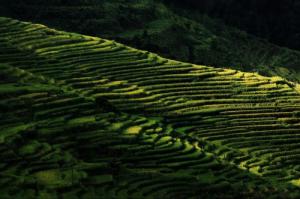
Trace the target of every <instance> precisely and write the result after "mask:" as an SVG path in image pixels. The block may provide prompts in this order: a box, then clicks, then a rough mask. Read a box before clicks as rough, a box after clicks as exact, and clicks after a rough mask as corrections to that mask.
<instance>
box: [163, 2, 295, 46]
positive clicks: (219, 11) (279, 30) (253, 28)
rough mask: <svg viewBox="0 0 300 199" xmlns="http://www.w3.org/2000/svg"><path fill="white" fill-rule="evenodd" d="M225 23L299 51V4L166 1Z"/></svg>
mask: <svg viewBox="0 0 300 199" xmlns="http://www.w3.org/2000/svg"><path fill="white" fill-rule="evenodd" d="M164 1H165V2H168V3H171V4H174V5H176V6H177V7H185V9H194V10H197V11H198V12H202V13H206V14H208V15H209V16H212V17H217V18H220V19H222V20H223V21H224V22H226V23H227V24H230V25H233V26H236V27H238V28H239V29H242V30H246V31H247V32H249V33H252V34H255V35H257V36H259V37H262V38H266V39H268V40H269V41H271V42H272V43H276V44H279V45H281V46H287V47H289V48H293V49H298V50H300V34H299V33H300V12H299V9H300V1H299V0H284V1H274V0H250V1H247V0H201V1H199V0H184V1H182V0H164Z"/></svg>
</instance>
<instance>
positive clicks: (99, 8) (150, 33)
mask: <svg viewBox="0 0 300 199" xmlns="http://www.w3.org/2000/svg"><path fill="white" fill-rule="evenodd" d="M0 11H1V13H3V15H6V16H10V17H13V18H17V19H23V20H28V21H34V22H38V23H43V24H47V25H49V26H51V27H55V28H59V29H62V30H65V31H71V32H79V33H83V34H88V35H94V36H99V37H102V38H106V39H114V40H116V41H119V42H121V43H126V44H128V45H130V46H134V47H136V48H139V49H144V50H148V51H151V52H155V53H158V54H160V55H163V56H165V57H167V58H171V59H176V60H180V61H186V62H190V63H195V64H202V65H211V66H215V67H229V68H233V69H237V70H243V71H252V72H253V71H257V72H259V73H260V74H264V75H269V76H274V75H279V76H281V77H284V78H286V79H289V80H293V81H294V80H296V81H299V79H300V78H299V65H300V53H299V52H298V51H293V50H290V49H288V48H281V47H279V46H276V45H273V44H271V43H269V42H267V41H265V40H262V39H259V38H257V37H253V36H251V35H249V34H247V33H245V32H243V31H240V30H237V29H234V28H231V27H228V26H225V25H223V24H222V22H220V21H216V20H214V19H211V18H209V17H207V16H205V15H203V13H199V12H197V11H195V10H193V9H188V8H187V7H179V8H178V6H177V7H176V6H171V5H168V4H164V3H163V1H162V0H113V1H112V0H102V1H95V0H73V1H69V2H68V1H47V2H45V1H28V0H10V1H9V2H3V3H2V4H1V3H0Z"/></svg>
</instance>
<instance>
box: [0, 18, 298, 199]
mask: <svg viewBox="0 0 300 199" xmlns="http://www.w3.org/2000/svg"><path fill="white" fill-rule="evenodd" d="M299 102H300V95H299V92H298V85H297V84H294V83H292V82H288V81H286V80H284V79H282V78H280V77H263V76H260V75H258V74H256V73H243V72H240V71H236V70H230V69H221V68H213V67H207V66H199V65H193V64H187V63H182V62H177V61H173V60H168V59H164V58H161V57H159V56H157V55H155V54H152V53H149V52H145V51H139V50H136V49H133V48H130V47H127V46H124V45H121V44H118V43H116V42H114V41H108V40H104V39H100V38H95V37H89V36H84V35H79V34H75V33H66V32H62V31H57V30H53V29H50V28H48V27H46V26H43V25H38V24H31V23H26V22H20V21H17V20H13V19H8V18H0V110H1V112H0V157H1V160H2V161H1V162H0V169H1V173H0V175H1V178H0V190H1V197H3V198H11V197H13V198H17V197H20V198H24V196H25V197H26V198H105V199H106V198H108V199H109V198H174V197H177V198H200V197H201V198H220V197H222V198H237V197H242V198H260V197H263V198H266V197H269V196H276V197H277V198H280V197H281V198H289V197H295V198H297V197H299V194H298V191H299V188H298V186H300V167H299V159H298V158H299V157H300V150H299V146H300V137H299V136H300V133H299V126H300V123H299V121H300V104H299ZM8 185H9V186H8Z"/></svg>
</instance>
